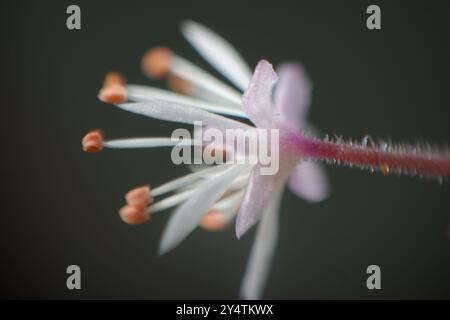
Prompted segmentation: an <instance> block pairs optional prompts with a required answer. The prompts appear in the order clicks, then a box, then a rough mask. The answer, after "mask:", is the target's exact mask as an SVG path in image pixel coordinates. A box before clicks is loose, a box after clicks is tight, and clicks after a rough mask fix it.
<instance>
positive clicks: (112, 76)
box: [98, 72, 127, 104]
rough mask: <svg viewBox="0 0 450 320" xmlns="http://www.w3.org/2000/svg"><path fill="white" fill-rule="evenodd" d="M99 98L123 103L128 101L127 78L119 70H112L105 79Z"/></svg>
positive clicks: (108, 101) (106, 101)
mask: <svg viewBox="0 0 450 320" xmlns="http://www.w3.org/2000/svg"><path fill="white" fill-rule="evenodd" d="M98 98H99V99H100V100H101V101H103V102H105V103H111V104H115V103H123V102H125V101H127V90H126V88H125V78H124V77H123V76H122V75H121V74H120V73H118V72H110V73H108V74H107V75H106V77H105V80H104V81H103V87H102V89H100V92H99V93H98Z"/></svg>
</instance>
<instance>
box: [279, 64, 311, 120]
mask: <svg viewBox="0 0 450 320" xmlns="http://www.w3.org/2000/svg"><path fill="white" fill-rule="evenodd" d="M277 73H278V75H279V77H280V81H279V82H278V85H277V88H276V90H275V106H276V108H277V110H278V111H279V112H280V113H281V117H282V118H283V120H284V121H287V122H288V123H289V124H290V125H292V126H293V127H295V128H299V127H300V126H301V125H302V124H303V123H304V122H305V118H306V115H307V112H308V108H309V104H310V102H311V83H310V81H309V79H308V77H307V75H306V72H305V70H304V69H303V67H302V66H301V65H300V64H298V63H283V64H281V65H280V66H278V68H277Z"/></svg>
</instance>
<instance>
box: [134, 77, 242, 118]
mask: <svg viewBox="0 0 450 320" xmlns="http://www.w3.org/2000/svg"><path fill="white" fill-rule="evenodd" d="M127 92H128V99H129V100H131V101H137V102H151V101H154V100H155V99H158V100H164V101H167V102H172V103H178V104H183V105H188V106H190V107H194V108H199V109H204V110H207V111H210V112H214V113H220V114H224V115H230V116H235V117H240V118H244V119H247V116H246V115H245V113H244V111H242V110H241V109H238V108H236V107H234V106H230V105H217V104H212V103H208V102H205V101H202V100H198V99H195V98H191V97H188V96H184V95H181V94H177V93H174V92H171V91H168V90H164V89H159V88H153V87H148V86H140V85H128V86H127Z"/></svg>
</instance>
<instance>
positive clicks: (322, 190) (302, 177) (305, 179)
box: [289, 161, 329, 202]
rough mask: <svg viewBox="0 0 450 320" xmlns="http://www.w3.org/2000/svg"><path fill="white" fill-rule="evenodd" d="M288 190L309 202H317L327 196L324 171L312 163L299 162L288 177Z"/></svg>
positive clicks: (326, 182) (326, 180) (327, 188)
mask: <svg viewBox="0 0 450 320" xmlns="http://www.w3.org/2000/svg"><path fill="white" fill-rule="evenodd" d="M289 189H290V190H291V191H292V192H293V193H295V194H296V195H298V196H299V197H301V198H303V199H305V200H306V201H309V202H319V201H322V200H324V199H325V198H326V197H328V195H329V185H328V178H327V176H326V173H325V170H324V169H323V168H322V166H321V165H320V164H318V163H315V162H312V161H303V162H300V163H299V164H298V165H297V167H296V168H295V169H294V171H292V173H291V175H290V176H289Z"/></svg>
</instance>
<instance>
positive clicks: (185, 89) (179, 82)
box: [167, 74, 195, 96]
mask: <svg viewBox="0 0 450 320" xmlns="http://www.w3.org/2000/svg"><path fill="white" fill-rule="evenodd" d="M167 86H168V87H169V89H170V90H172V91H174V92H177V93H181V94H184V95H188V96H190V95H193V93H194V92H195V87H194V86H193V85H192V84H190V83H189V82H187V81H185V80H183V79H181V78H180V77H178V76H176V75H173V74H169V76H168V77H167Z"/></svg>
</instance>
